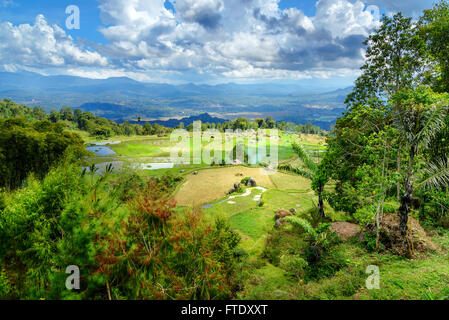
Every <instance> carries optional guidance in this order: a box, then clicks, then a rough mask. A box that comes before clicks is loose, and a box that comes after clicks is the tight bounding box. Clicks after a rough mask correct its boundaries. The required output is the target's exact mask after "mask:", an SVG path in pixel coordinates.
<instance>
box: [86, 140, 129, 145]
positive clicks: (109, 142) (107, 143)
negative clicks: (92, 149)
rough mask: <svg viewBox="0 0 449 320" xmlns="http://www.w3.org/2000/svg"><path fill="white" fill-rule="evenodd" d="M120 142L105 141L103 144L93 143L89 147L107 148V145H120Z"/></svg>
mask: <svg viewBox="0 0 449 320" xmlns="http://www.w3.org/2000/svg"><path fill="white" fill-rule="evenodd" d="M120 143H122V142H121V141H105V142H93V143H91V144H90V145H91V146H107V145H111V146H112V145H114V144H120Z"/></svg>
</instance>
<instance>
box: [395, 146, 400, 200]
mask: <svg viewBox="0 0 449 320" xmlns="http://www.w3.org/2000/svg"><path fill="white" fill-rule="evenodd" d="M397 171H398V174H401V145H399V147H398V158H397ZM396 189H397V190H396V191H397V199H398V202H401V182H400V181H398V184H397V186H396Z"/></svg>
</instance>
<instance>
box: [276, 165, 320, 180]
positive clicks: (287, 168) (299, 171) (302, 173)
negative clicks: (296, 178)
mask: <svg viewBox="0 0 449 320" xmlns="http://www.w3.org/2000/svg"><path fill="white" fill-rule="evenodd" d="M278 170H281V171H282V170H283V171H288V172H292V173H295V174H297V175H300V176H301V177H304V178H306V179H309V180H313V177H314V174H313V172H311V171H309V170H305V169H301V168H295V167H293V166H291V165H289V164H286V165H280V166H279V167H278Z"/></svg>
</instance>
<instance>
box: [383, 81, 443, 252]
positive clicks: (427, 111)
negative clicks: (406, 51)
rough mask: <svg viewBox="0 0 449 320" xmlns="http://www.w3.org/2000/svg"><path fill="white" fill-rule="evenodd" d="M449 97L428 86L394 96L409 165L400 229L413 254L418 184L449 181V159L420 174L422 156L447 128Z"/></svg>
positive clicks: (426, 166)
mask: <svg viewBox="0 0 449 320" xmlns="http://www.w3.org/2000/svg"><path fill="white" fill-rule="evenodd" d="M448 104H449V96H448V95H447V94H444V95H442V94H436V93H434V92H433V91H432V90H431V89H429V88H427V87H419V88H418V89H417V90H403V91H401V92H399V93H397V94H396V95H394V96H393V98H392V105H394V106H395V107H394V116H395V120H396V124H397V126H398V129H399V130H400V132H401V134H402V135H403V136H404V138H405V141H406V145H407V151H408V161H409V163H408V168H407V173H406V180H405V183H404V193H403V195H402V197H401V207H400V208H399V213H400V230H401V234H402V236H403V237H404V241H406V242H407V247H408V249H409V254H410V255H412V254H413V253H412V251H411V250H412V248H411V244H410V240H409V239H408V237H407V230H408V227H407V222H408V215H409V213H410V210H411V207H412V197H413V192H414V189H415V188H416V187H434V188H439V187H442V186H447V185H448V183H449V168H448V162H447V160H446V159H435V160H433V161H429V162H427V163H424V164H423V165H422V168H421V170H420V171H421V174H420V176H417V170H416V164H417V162H418V157H419V156H420V155H422V154H423V152H424V151H425V150H426V149H427V148H429V146H430V144H431V142H432V140H433V139H434V138H435V136H436V135H437V133H438V132H439V131H441V130H442V128H443V127H444V119H445V115H446V114H447V110H448V108H447V106H448Z"/></svg>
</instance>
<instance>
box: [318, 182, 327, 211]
mask: <svg viewBox="0 0 449 320" xmlns="http://www.w3.org/2000/svg"><path fill="white" fill-rule="evenodd" d="M318 209H319V210H320V216H321V219H324V218H325V217H326V215H325V214H324V201H323V187H322V186H319V187H318Z"/></svg>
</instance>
